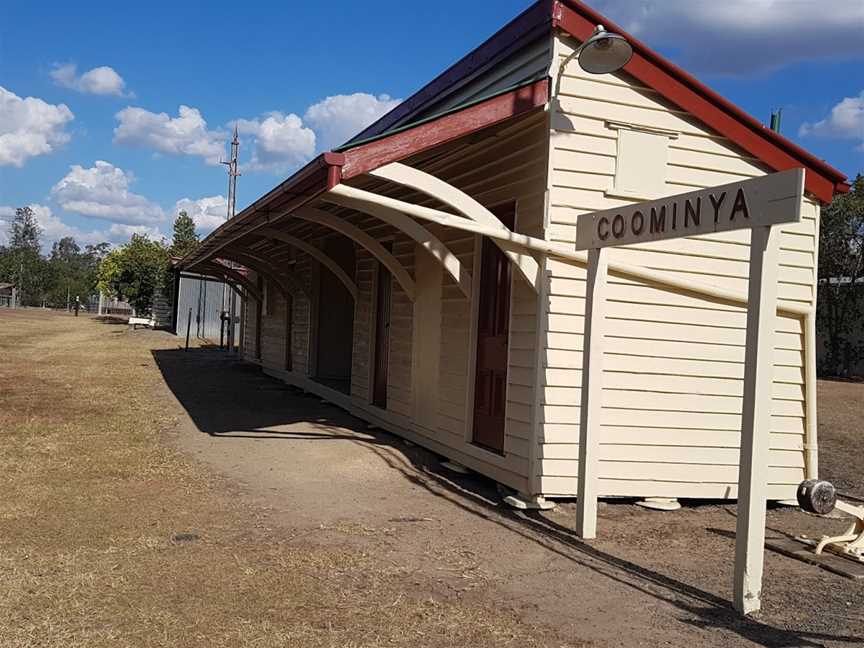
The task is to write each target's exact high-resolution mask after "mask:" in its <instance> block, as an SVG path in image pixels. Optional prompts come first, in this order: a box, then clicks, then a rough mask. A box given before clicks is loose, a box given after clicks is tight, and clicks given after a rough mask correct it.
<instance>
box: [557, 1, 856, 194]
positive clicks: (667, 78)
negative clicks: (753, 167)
mask: <svg viewBox="0 0 864 648" xmlns="http://www.w3.org/2000/svg"><path fill="white" fill-rule="evenodd" d="M554 4H555V6H554V7H553V20H552V24H553V26H554V27H559V28H561V29H563V30H564V31H566V32H567V33H569V34H570V35H572V36H574V37H575V38H577V39H579V40H582V41H584V40H585V39H586V38H588V37H589V36H590V35H591V32H592V31H593V30H594V27H595V26H596V25H597V24H598V23H602V24H603V25H605V26H606V27H607V28H608V29H609V30H610V31H615V32H617V33H619V34H622V35H624V36H626V38H627V40H628V42H629V43H630V44H631V45H632V46H633V58H632V59H631V60H630V63H628V64H627V65H626V66H625V67H624V72H626V73H627V74H630V75H631V76H633V77H634V78H636V79H638V80H639V81H641V82H642V83H644V84H645V85H647V86H649V87H651V88H654V89H655V90H657V91H658V92H659V93H660V94H662V95H663V96H664V97H665V98H666V99H668V100H669V101H671V102H672V103H674V104H675V105H677V106H679V107H680V108H682V109H683V110H686V111H687V112H689V113H690V114H692V115H693V116H694V117H696V118H698V119H699V120H700V121H702V122H703V123H705V125H707V126H709V127H710V128H712V129H714V130H716V131H717V132H718V133H720V134H721V135H723V136H725V137H727V138H729V139H730V140H732V141H733V142H734V143H735V144H737V145H738V146H740V147H741V148H743V149H744V150H745V151H747V152H748V153H750V154H752V155H754V156H755V157H757V158H759V159H760V160H762V161H763V162H764V163H765V164H767V165H768V166H770V167H771V168H773V169H775V170H777V171H784V170H786V169H791V168H798V167H802V166H803V167H804V168H805V169H806V181H805V183H806V188H807V190H808V191H809V192H811V193H812V194H813V195H815V196H816V197H817V198H819V200H821V201H823V202H825V203H829V202H831V199H832V198H833V196H834V194H835V193H845V192H846V191H848V190H849V185H848V184H847V183H846V176H845V175H844V174H843V173H841V172H840V171H838V170H837V169H835V168H833V167H832V166H830V165H828V164H826V163H825V162H823V161H822V160H820V159H818V158H816V157H815V156H813V155H812V154H811V153H808V152H807V151H805V150H804V149H803V148H801V147H800V146H798V145H797V144H795V143H793V142H791V141H789V140H788V139H786V138H785V137H783V136H782V135H780V134H779V133H775V132H774V131H772V130H770V129H769V128H767V127H765V126H764V125H763V124H762V123H760V122H759V121H758V120H757V119H755V118H753V117H752V116H750V115H748V114H747V113H746V112H744V111H743V110H741V108H739V107H738V106H736V105H734V104H733V103H731V102H729V101H728V100H727V99H724V98H723V97H722V96H720V95H719V94H717V93H716V92H715V91H714V90H711V89H710V88H709V87H708V86H706V85H704V84H703V83H702V82H700V81H698V80H697V79H696V78H695V77H693V76H692V75H690V74H688V73H687V72H685V71H684V70H682V69H681V68H679V67H678V66H676V65H674V64H673V63H671V62H669V61H668V60H666V59H665V58H663V57H662V56H660V54H658V53H657V52H655V51H654V50H652V49H651V48H650V47H648V46H647V45H645V44H644V43H642V42H641V41H639V40H637V39H635V38H633V37H632V36H630V35H629V34H627V32H626V31H624V30H623V29H621V27H620V26H618V25H616V24H615V23H613V22H612V21H610V20H609V19H607V18H606V17H605V16H602V15H601V14H599V13H597V12H596V11H595V10H593V9H591V8H590V7H588V6H586V5H585V4H583V3H582V2H580V1H579V0H555V3H554Z"/></svg>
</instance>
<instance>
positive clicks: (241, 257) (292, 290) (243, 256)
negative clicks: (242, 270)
mask: <svg viewBox="0 0 864 648" xmlns="http://www.w3.org/2000/svg"><path fill="white" fill-rule="evenodd" d="M219 256H220V257H222V258H224V259H229V260H231V261H236V262H237V263H242V264H243V265H244V266H246V267H247V268H250V269H251V270H254V271H255V272H257V273H258V274H260V275H262V276H264V277H267V278H268V279H270V280H271V281H273V282H274V283H275V284H276V285H277V286H278V287H279V290H280V291H281V292H282V295H283V296H285V297H296V296H298V295H299V296H302V297H305V298H306V299H309V293H308V292H306V289H305V288H304V287H303V285H302V284H301V283H300V282H299V281H297V279H295V278H294V277H292V276H290V275H288V274H286V273H284V272H280V271H279V269H278V268H277V267H276V266H274V265H273V264H272V263H270V262H269V261H265V260H264V259H262V258H260V257H258V256H255V255H252V254H249V253H247V252H239V251H237V250H234V249H231V248H223V249H221V250H220V251H219Z"/></svg>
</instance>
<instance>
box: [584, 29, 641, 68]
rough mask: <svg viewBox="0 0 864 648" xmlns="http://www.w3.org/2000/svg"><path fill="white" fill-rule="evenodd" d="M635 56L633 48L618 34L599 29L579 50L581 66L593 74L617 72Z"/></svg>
mask: <svg viewBox="0 0 864 648" xmlns="http://www.w3.org/2000/svg"><path fill="white" fill-rule="evenodd" d="M632 57H633V48H632V47H631V46H630V43H628V42H627V39H626V38H624V37H623V36H619V35H618V34H611V33H609V32H607V31H605V30H602V31H601V30H598V31H597V32H595V33H594V35H593V36H591V38H589V39H588V40H587V41H585V44H584V45H583V46H582V49H581V51H580V52H579V66H580V67H581V68H582V69H583V70H585V71H586V72H590V73H591V74H607V73H609V72H617V71H618V70H620V69H621V68H623V67H624V66H625V65H627V63H629V62H630V59H631V58H632Z"/></svg>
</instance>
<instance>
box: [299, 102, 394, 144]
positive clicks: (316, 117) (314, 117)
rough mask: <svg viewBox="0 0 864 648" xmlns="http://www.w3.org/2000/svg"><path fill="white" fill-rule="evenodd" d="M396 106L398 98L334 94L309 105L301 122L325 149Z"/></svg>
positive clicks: (357, 131) (344, 140)
mask: <svg viewBox="0 0 864 648" xmlns="http://www.w3.org/2000/svg"><path fill="white" fill-rule="evenodd" d="M400 103H401V99H393V98H391V97H390V96H389V95H386V94H382V95H378V96H377V97H376V96H375V95H371V94H367V93H365V92H355V93H354V94H350V95H334V96H332V97H327V98H326V99H324V100H323V101H319V102H318V103H316V104H313V105H312V106H309V109H308V110H307V111H306V114H305V115H304V116H303V119H305V120H306V122H307V123H309V124H310V125H311V126H312V128H314V129H315V131H316V132H317V133H318V135H319V136H320V142H319V146H320V148H321V149H325V150H328V149H331V148H333V147H335V146H339V145H340V144H344V143H345V142H347V141H348V140H349V139H350V138H351V137H353V136H354V135H356V134H357V133H359V132H360V131H362V130H363V129H364V128H366V127H367V126H368V125H369V124H371V123H373V122H374V121H376V120H377V119H378V118H379V117H381V116H382V115H384V114H386V113H388V112H390V111H391V110H392V109H393V108H395V107H396V106H398V105H399V104H400Z"/></svg>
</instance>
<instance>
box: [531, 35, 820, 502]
mask: <svg viewBox="0 0 864 648" xmlns="http://www.w3.org/2000/svg"><path fill="white" fill-rule="evenodd" d="M572 51H573V42H572V41H570V40H569V39H564V38H562V37H558V42H557V43H556V47H555V57H556V60H557V62H558V64H557V65H553V67H552V70H553V73H555V74H557V73H558V66H560V65H562V64H563V63H564V61H565V59H566V57H567V56H568V55H569V54H570V53H572ZM560 73H561V78H560V85H558V87H559V94H558V97H557V101H553V103H552V111H551V129H550V145H551V150H550V156H551V158H550V174H549V214H548V221H549V225H548V231H547V235H548V238H549V239H551V240H553V241H557V242H561V243H568V244H574V243H575V240H576V222H577V220H578V218H579V217H580V215H582V214H586V213H589V212H593V211H598V210H603V209H610V208H614V207H617V206H622V205H625V204H629V203H632V202H635V201H637V200H640V199H645V198H657V197H660V196H662V195H674V194H678V193H683V192H686V191H692V190H693V189H695V188H707V187H713V186H716V185H722V184H728V183H731V182H736V181H739V180H745V179H747V178H751V177H756V176H760V175H764V174H766V173H768V172H770V171H771V169H769V168H767V167H765V166H764V165H762V164H761V163H760V162H758V161H757V160H755V159H753V158H751V157H748V156H747V155H746V154H744V153H743V152H742V151H741V150H739V149H738V148H736V147H735V146H734V145H733V144H732V143H731V142H730V141H729V140H727V139H725V138H723V137H722V136H719V135H717V134H716V133H713V132H711V131H710V130H708V129H707V128H706V127H705V126H704V125H702V124H701V123H700V122H699V121H698V120H697V119H695V118H693V117H692V116H690V115H688V114H687V113H685V112H683V111H681V110H679V109H677V108H675V107H674V106H672V105H670V104H669V103H668V102H666V101H664V100H663V99H662V98H661V97H660V96H659V95H658V94H657V93H656V92H654V91H653V90H651V89H649V88H646V87H642V86H640V85H638V84H637V83H635V82H633V80H631V79H630V78H629V77H627V76H626V75H602V76H593V75H590V74H587V73H585V72H583V71H582V70H581V68H579V65H578V62H576V61H570V62H569V63H567V65H566V68H565V69H563V70H561V71H560ZM555 86H556V84H555V83H553V87H555ZM636 133H644V134H646V135H648V134H651V133H657V134H656V135H651V136H652V137H655V138H657V139H654V140H648V141H650V142H651V143H650V144H649V143H646V141H645V140H643V141H641V142H636V140H633V141H630V140H631V138H633V137H636V138H637V139H641V138H640V136H638V135H634V134H636ZM622 135H623V137H624V140H623V141H622V139H621V138H622ZM661 140H662V142H663V144H662V145H661V144H660V142H661ZM631 145H632V146H631ZM664 148H665V153H666V160H665V164H662V165H659V166H655V167H652V168H651V169H648V170H645V173H648V174H653V173H654V172H656V171H657V169H658V168H662V169H663V171H664V177H663V178H662V183H663V188H662V189H660V190H657V191H654V192H653V193H652V192H650V189H649V188H648V187H638V186H637V187H636V190H635V192H634V195H635V194H639V193H643V192H646V191H648V192H649V193H648V195H642V196H639V197H638V198H624V197H621V196H622V192H621V188H622V187H619V186H618V181H619V180H620V179H621V178H629V179H628V181H627V183H628V184H629V183H631V182H633V181H634V180H633V178H634V176H633V175H632V174H633V173H635V172H637V170H638V169H639V168H643V169H644V168H645V167H644V163H645V160H640V159H632V158H631V157H630V156H631V155H635V156H636V157H637V158H638V157H639V156H640V155H645V156H646V158H647V159H648V160H649V161H648V163H649V164H650V160H651V159H656V157H657V156H658V155H662V153H663V149H664ZM625 158H627V159H625ZM640 164H642V165H643V166H642V167H639V166H631V165H640ZM660 180H661V179H660V178H659V177H654V176H652V179H651V180H650V182H651V184H652V185H655V186H656V185H659V183H660ZM637 182H638V181H637ZM818 218H819V208H818V204H817V203H815V202H812V201H810V200H809V199H805V204H804V205H803V209H802V221H801V222H800V223H798V224H795V225H790V226H783V228H782V231H781V234H780V255H779V256H780V271H779V281H778V286H777V290H778V298H779V305H780V307H781V309H782V307H783V305H784V304H786V305H787V306H788V305H793V304H794V305H796V306H805V307H812V306H813V305H814V304H815V295H814V279H815V277H814V268H815V252H816V232H817V227H818ZM749 240H750V232H749V231H748V230H741V231H735V232H726V233H716V234H710V235H700V236H692V237H687V238H681V239H673V240H667V241H657V242H652V243H646V244H638V245H632V246H627V247H615V248H610V249H609V263H610V272H609V277H608V285H607V303H606V313H605V325H604V331H605V343H604V348H605V353H604V357H603V372H602V374H603V375H602V381H603V390H602V411H601V413H600V419H601V421H602V427H601V435H600V437H601V438H600V444H601V445H600V462H599V467H598V476H599V487H598V490H599V492H598V495H600V496H643V497H644V496H666V497H710V498H714V497H716V498H731V497H736V495H737V493H736V489H737V481H738V458H739V456H738V453H739V447H740V429H741V411H742V393H743V392H742V389H743V376H744V347H745V332H746V317H747V313H746V308H745V307H744V306H743V305H733V304H731V303H729V302H724V301H720V300H715V299H711V298H709V297H707V296H704V295H701V294H699V293H698V292H687V291H683V290H679V289H674V288H670V287H664V286H663V285H660V284H651V283H649V282H645V281H637V280H632V279H628V278H625V277H623V276H620V275H616V274H615V271H614V263H615V262H618V263H626V264H630V265H637V266H643V267H646V268H652V269H657V270H663V271H665V272H671V273H675V274H676V275H679V276H681V277H690V278H692V279H693V280H694V281H695V282H698V283H708V284H712V285H715V286H719V287H722V288H725V289H734V290H736V291H739V292H744V293H746V291H747V277H748V263H749ZM546 267H547V271H548V272H547V276H548V297H547V298H546V304H545V307H546V310H547V313H548V315H547V317H548V332H547V335H546V340H545V351H544V352H543V354H542V355H543V359H544V367H543V370H544V375H543V385H542V398H541V399H540V407H541V408H542V411H541V419H542V421H543V424H542V426H541V428H542V433H543V438H542V439H541V442H540V446H539V453H540V460H539V464H538V466H537V468H538V470H539V483H540V485H539V490H540V491H541V492H542V493H544V494H546V495H550V496H554V495H561V496H569V495H574V494H576V491H577V476H578V458H579V448H578V439H579V429H578V425H579V418H580V412H579V404H580V394H581V392H580V390H581V387H582V376H581V366H582V348H583V347H582V344H583V340H582V333H583V329H584V315H585V269H584V268H582V267H579V266H574V265H570V264H566V263H562V262H560V261H556V260H552V259H550V260H549V261H548V262H547V266H546ZM774 319H775V325H776V329H775V330H776V336H775V349H774V365H773V389H772V392H773V393H772V396H773V399H772V408H771V417H770V420H771V427H770V430H769V435H770V452H769V457H770V458H769V464H770V468H769V474H768V482H769V484H768V497H769V498H772V499H786V498H790V497H792V496H794V492H795V487H796V486H797V484H798V483H799V482H800V481H801V480H802V479H804V476H805V454H806V453H805V429H806V425H807V422H808V421H807V411H806V407H805V403H806V400H805V388H806V385H805V382H806V381H805V377H806V373H807V372H806V371H805V366H809V365H806V363H805V361H806V360H807V358H806V357H805V352H806V354H812V353H813V349H812V348H808V349H806V350H805V345H804V336H805V318H804V317H803V316H801V315H792V314H783V312H782V310H781V312H780V313H779V314H778V315H776V316H775V317H774Z"/></svg>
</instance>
